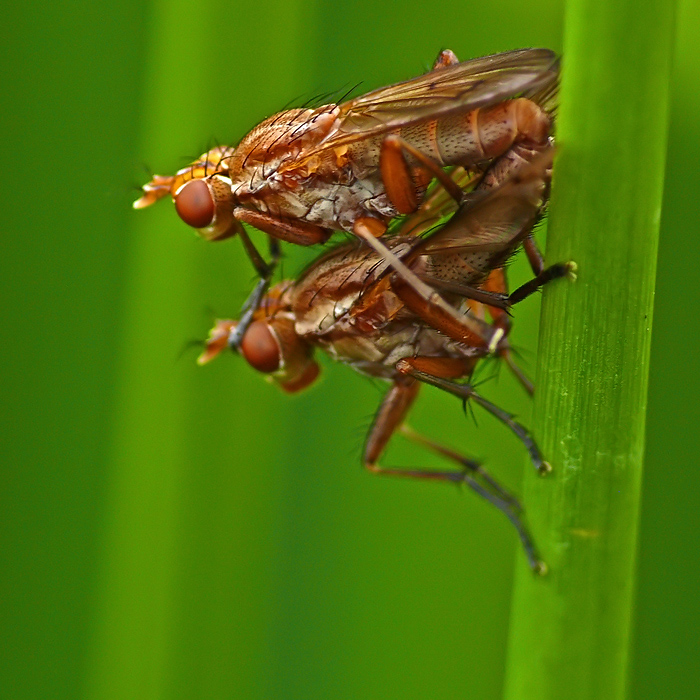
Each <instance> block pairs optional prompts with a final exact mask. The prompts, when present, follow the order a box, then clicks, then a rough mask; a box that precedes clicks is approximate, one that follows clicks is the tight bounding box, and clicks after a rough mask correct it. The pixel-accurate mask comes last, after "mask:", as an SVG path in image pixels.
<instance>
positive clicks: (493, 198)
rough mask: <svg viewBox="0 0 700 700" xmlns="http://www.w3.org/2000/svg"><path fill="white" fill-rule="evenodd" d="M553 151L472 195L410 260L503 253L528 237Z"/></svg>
mask: <svg viewBox="0 0 700 700" xmlns="http://www.w3.org/2000/svg"><path fill="white" fill-rule="evenodd" d="M554 151H555V149H554V148H548V149H547V150H546V151H545V152H544V153H542V155H540V156H538V157H537V158H535V159H534V160H533V161H532V162H531V163H528V164H527V165H525V166H523V167H521V168H519V170H518V171H517V172H515V173H514V174H513V175H512V176H511V177H509V178H508V179H507V180H506V181H505V182H504V183H503V184H502V185H500V186H499V187H497V188H495V189H493V190H485V191H480V192H477V193H475V195H476V198H475V199H473V200H472V201H471V202H468V203H467V204H465V205H463V207H462V209H461V210H460V211H458V212H457V213H456V214H455V215H454V216H453V217H452V218H451V219H450V220H449V221H448V222H447V223H446V224H445V225H444V226H443V227H442V228H441V229H439V230H438V231H436V232H435V233H433V234H431V235H428V236H426V237H425V238H423V239H422V240H421V242H420V243H419V244H417V245H416V246H414V248H413V250H412V252H411V256H410V257H411V258H414V257H416V256H419V255H425V254H429V255H435V254H440V253H450V252H459V251H469V250H473V251H478V250H483V251H487V250H503V249H504V248H505V247H508V245H509V244H511V243H517V242H518V241H519V240H520V238H522V237H523V236H524V235H527V233H528V232H529V230H530V228H531V227H532V225H533V224H534V223H535V222H536V221H537V218H538V217H539V216H540V214H541V210H542V206H543V204H544V202H545V199H546V193H547V187H548V185H549V180H550V169H551V167H552V159H553V157H554Z"/></svg>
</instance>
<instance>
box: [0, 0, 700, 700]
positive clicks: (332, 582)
mask: <svg viewBox="0 0 700 700" xmlns="http://www.w3.org/2000/svg"><path fill="white" fill-rule="evenodd" d="M3 9H4V17H5V22H4V24H5V27H6V29H5V32H4V35H5V36H4V39H3V42H2V44H1V45H0V52H1V53H2V57H3V61H2V95H3V109H2V116H1V117H0V118H1V119H2V125H3V129H2V133H3V139H2V142H1V144H0V148H2V153H3V159H2V163H3V166H4V167H3V172H4V178H3V180H4V185H3V187H2V192H1V194H0V196H1V197H2V212H3V219H4V225H3V229H4V240H3V246H2V251H1V253H0V265H1V272H2V274H1V276H0V284H1V285H2V300H3V323H2V324H1V326H0V332H1V333H2V334H3V338H2V344H1V348H2V353H3V358H2V367H3V381H2V392H3V396H2V437H1V440H2V485H1V487H0V488H1V493H0V498H1V499H2V500H1V503H0V517H1V518H2V525H1V527H0V537H1V538H2V542H1V544H2V550H1V551H2V553H1V557H2V559H1V561H2V570H1V571H0V586H1V589H0V600H1V601H2V602H1V604H2V622H1V625H2V629H1V640H2V646H3V649H2V653H1V654H0V665H1V666H0V668H1V670H0V698H2V699H3V700H4V699H5V698H7V699H8V700H9V699H12V700H23V699H25V698H26V699H30V698H31V699H32V700H36V699H37V698H56V699H59V698H66V699H69V698H70V699H73V698H91V699H95V700H97V699H104V700H107V699H110V698H129V699H130V700H131V699H136V698H148V699H149V700H154V699H156V698H164V699H166V698H190V699H191V698H197V699H199V698H217V699H219V698H246V699H248V698H250V699H255V698H284V699H287V698H289V699H292V698H304V699H309V698H314V699H315V698H319V699H320V698H324V699H325V698H363V699H370V698H383V699H384V698H463V697H470V698H480V699H482V698H483V699H491V698H494V699H495V698H499V697H500V694H501V688H502V682H503V669H504V663H505V641H506V634H507V625H508V617H509V606H510V592H511V582H512V573H513V566H514V551H515V547H516V544H517V543H516V537H515V534H514V532H512V531H511V528H510V527H509V525H508V524H507V523H506V521H505V519H504V518H503V517H502V516H500V514H499V513H497V512H495V511H494V509H492V508H490V507H489V506H488V505H487V504H485V503H483V502H480V501H479V500H478V498H477V497H476V496H474V495H473V494H472V493H469V492H464V493H459V492H456V491H455V490H454V489H451V488H446V487H444V486H440V485H437V484H421V483H402V482H394V481H392V480H384V479H377V478H375V477H372V476H371V475H368V474H366V473H364V472H363V470H362V469H361V467H360V462H359V454H360V450H361V446H362V441H363V438H364V434H365V431H366V429H367V427H368V424H369V421H370V420H371V416H372V415H373V412H374V410H375V408H376V406H377V405H378V401H379V398H380V395H381V394H380V391H381V387H379V386H377V385H376V384H372V383H370V382H368V381H366V380H364V379H362V378H361V377H359V376H357V375H355V374H354V373H353V372H352V371H351V370H349V369H347V368H344V367H339V366H332V365H331V364H330V363H328V362H326V363H324V370H323V379H322V381H320V382H319V383H318V384H317V385H316V386H314V387H312V388H311V389H310V390H308V391H307V392H305V393H303V394H302V395H299V396H295V397H289V396H284V395H282V394H281V392H279V391H278V390H277V389H276V388H275V387H273V386H271V385H270V384H268V383H266V382H265V381H263V379H262V378H261V377H260V376H259V375H256V374H255V372H254V371H253V370H251V369H249V368H248V367H247V366H245V365H244V363H243V361H241V360H240V358H236V357H234V356H228V355H227V356H225V357H222V358H221V359H219V360H218V361H217V362H215V363H213V364H212V365H211V366H208V367H206V368H204V369H200V368H197V366H196V365H195V364H194V358H195V356H196V351H195V350H191V349H190V350H186V351H185V352H184V353H183V348H184V347H185V346H186V344H187V342H188V341H190V340H193V339H202V338H203V337H204V336H205V335H206V332H207V331H208V329H209V327H210V325H211V322H212V319H213V318H214V316H215V315H217V316H227V315H231V314H235V313H236V312H237V310H238V308H239V305H240V303H241V302H242V300H243V299H244V297H245V293H246V291H247V290H248V289H249V288H250V285H251V282H252V280H253V271H252V269H251V267H250V265H249V263H248V262H247V261H246V260H245V259H244V258H243V255H242V252H241V248H240V242H239V241H236V240H232V241H228V242H226V243H220V244H206V243H204V242H202V241H200V240H198V239H197V238H196V237H194V236H193V235H192V233H191V232H190V231H189V230H188V229H187V227H186V226H184V224H181V223H180V222H179V220H178V219H177V217H176V215H175V213H174V211H173V209H172V207H171V206H169V205H168V204H162V205H161V206H158V207H154V208H153V209H152V210H150V209H149V210H147V211H145V212H139V213H136V212H133V211H132V210H131V208H130V206H131V201H132V200H133V199H134V197H135V196H136V191H135V189H133V186H135V185H140V184H142V183H143V182H144V181H145V180H147V179H148V176H149V175H148V171H147V170H146V169H145V168H144V167H142V164H147V166H148V167H149V168H152V169H153V170H154V171H156V172H161V173H170V172H172V171H173V170H175V169H177V168H179V167H182V165H184V164H185V163H186V162H188V161H189V160H191V159H192V157H194V156H197V155H198V154H199V153H201V152H202V151H203V150H205V149H206V148H208V147H209V146H210V145H212V143H213V142H214V140H215V139H218V140H219V141H220V142H223V143H230V142H236V141H237V140H238V139H240V138H241V137H242V136H243V135H244V134H245V133H246V132H247V131H248V130H249V129H250V128H251V127H252V126H253V125H254V124H255V123H257V122H258V121H260V120H261V119H262V118H263V117H265V116H267V115H269V114H271V113H273V112H275V111H277V110H279V109H281V108H282V107H283V106H284V105H286V104H288V103H290V102H291V103H301V102H304V101H305V100H306V99H308V98H310V97H313V96H314V95H317V94H320V93H325V92H329V91H336V90H337V91H340V92H344V91H345V90H346V89H348V88H349V87H351V86H353V85H355V84H356V83H358V82H360V81H361V86H360V88H359V91H366V90H369V89H371V88H373V87H377V86H380V85H385V84H389V83H391V82H395V81H397V80H401V79H405V78H408V77H411V76H414V75H417V74H418V73H420V72H422V71H423V70H424V69H425V68H426V67H427V66H428V65H429V64H430V63H431V61H432V60H433V58H434V57H435V55H436V54H437V52H438V50H440V49H442V48H445V47H449V48H452V49H453V50H454V51H455V52H457V54H458V56H460V58H462V59H466V58H471V57H474V56H479V55H484V54H487V53H494V52H497V51H503V50H506V49H511V48H516V47H523V46H548V47H551V48H553V49H556V50H561V36H562V25H563V3H562V2H558V1H556V0H549V1H548V0H532V1H531V2H529V3H523V2H522V1H521V0H503V2H501V3H499V4H498V5H497V6H494V5H492V4H489V3H485V4H476V3H472V4H469V5H467V4H465V3H463V2H454V1H452V0H447V1H445V2H442V3H440V4H439V5H438V6H432V7H430V8H428V7H427V6H426V5H425V3H422V2H421V3H419V2H415V1H414V0H407V1H406V2H404V3H402V4H401V6H400V7H397V6H396V5H394V3H377V2H368V1H365V0H363V1H357V2H346V3H323V2H318V1H315V2H305V3H301V2H299V1H298V0H293V1H287V2H281V1H269V2H266V3H260V4H258V5H255V4H252V3H251V4H248V3H246V4H242V3H237V2H229V3H226V2H214V1H207V2H202V3H196V4H195V3H187V2H183V1H182V0H178V1H173V2H164V1H160V2H145V3H144V2H135V0H123V1H122V2H121V3H115V4H106V5H97V4H94V3H89V2H86V1H78V0H68V1H67V2H64V3H60V4H56V5H46V4H44V3H38V2H36V1H29V2H26V3H24V4H21V5H20V4H9V3H5V6H4V8H3ZM698 35H700V9H698V6H697V3H692V2H691V1H690V0H683V3H682V12H681V16H680V19H679V38H678V50H677V57H676V65H675V72H674V83H673V102H672V115H671V134H670V141H669V161H668V176H667V184H666V193H665V206H664V211H663V215H662V237H661V250H660V263H659V280H658V292H657V297H656V312H655V324H654V326H655V327H654V340H653V358H652V362H653V364H652V376H651V393H650V401H649V408H650V411H649V422H648V449H647V455H648V459H647V468H646V473H645V486H644V504H643V514H642V525H641V527H642V532H641V549H640V558H639V559H640V566H639V582H638V596H637V610H636V615H635V619H636V636H635V643H634V649H633V672H632V678H631V684H632V689H631V697H634V698H637V699H645V698H649V699H651V698H659V697H673V698H691V697H697V695H695V693H696V692H697V678H698V671H700V662H699V660H698V654H697V649H698V641H699V640H698V629H700V604H699V603H698V596H697V586H698V580H700V565H699V561H700V559H699V557H698V550H699V549H700V520H698V512H699V511H700V487H698V484H697V466H698V463H697V460H698V452H699V450H698V437H697V436H698V419H699V416H700V411H699V410H698V399H697V397H698V395H699V394H700V379H699V378H698V357H699V352H700V333H699V331H698V329H697V327H696V320H697V319H696V316H697V315H698V312H699V311H700V293H699V291H698V289H699V288H698V286H697V285H696V284H695V280H696V276H697V272H696V261H697V260H698V259H700V236H698V235H697V230H698V225H699V224H698V222H700V196H699V195H700V191H699V188H698V185H697V181H696V169H697V163H698V162H699V161H700V129H699V128H698V126H699V125H700V118H699V116H698V115H699V114H700V70H698V68H699V67H700V60H699V59H700V46H699V45H698V42H697V36H698ZM610 108H611V109H616V110H617V109H624V108H625V105H622V104H615V105H610ZM620 138H625V134H620ZM639 147H640V148H644V144H639ZM605 160H606V155H605V154H601V160H600V167H601V168H604V167H605ZM311 254H312V255H313V253H311ZM309 255H310V254H309V251H294V252H293V253H290V255H289V257H288V258H287V259H286V261H285V265H284V271H285V273H287V274H294V273H295V272H296V271H297V270H299V269H300V267H301V265H302V264H303V260H305V259H309ZM602 255H605V251H604V250H601V256H602ZM525 274H526V272H525V270H524V269H523V267H522V265H520V264H519V263H518V264H517V265H516V269H515V277H516V278H518V277H521V278H522V277H523V276H524V275H525ZM610 303H611V304H613V303H615V300H614V299H611V300H610ZM537 313H538V302H537V300H530V301H528V302H527V304H524V305H523V308H522V309H520V308H519V309H518V313H517V315H516V331H515V334H514V342H515V343H516V344H517V345H518V346H519V347H521V348H522V349H523V354H524V358H525V364H526V365H528V366H529V368H530V370H532V368H533V362H532V359H533V357H534V351H535V346H536V335H537ZM483 391H484V393H485V394H486V395H487V396H489V398H491V399H493V400H495V401H497V402H499V403H500V404H502V405H503V406H504V407H506V408H508V409H510V410H512V411H515V412H516V413H518V414H519V415H521V416H522V417H523V420H524V421H525V422H527V418H528V415H529V403H528V400H527V399H526V398H525V397H524V396H523V394H522V392H521V391H520V389H519V388H518V387H517V385H516V384H515V383H514V382H513V381H512V379H511V378H510V377H508V376H507V375H506V374H505V373H501V376H500V377H499V379H498V380H494V381H491V382H489V383H488V384H487V385H485V387H484V389H483ZM477 419H478V425H475V424H474V422H473V421H472V420H471V419H469V418H467V417H465V416H464V414H463V413H462V411H461V409H460V406H459V403H458V402H457V401H456V400H453V399H451V398H450V397H447V396H443V395H440V394H439V393H438V392H435V391H428V390H426V391H424V396H422V397H421V400H420V401H419V403H418V405H417V406H416V409H415V411H414V416H413V419H412V421H411V422H412V424H413V425H414V426H415V427H416V428H419V429H421V430H423V431H424V432H426V433H427V434H429V435H432V436H434V437H436V438H440V439H442V440H443V441H445V442H448V443H450V444H452V445H453V446H455V447H459V448H461V449H463V450H465V451H467V452H469V453H471V454H475V455H477V456H479V457H482V458H484V459H485V460H486V461H487V464H488V466H489V468H491V469H492V471H493V472H495V473H496V474H497V475H499V477H501V478H502V479H503V480H504V481H505V482H506V483H507V484H509V485H510V486H511V487H512V488H514V489H516V490H517V488H518V484H519V480H520V473H521V469H522V468H523V466H524V465H525V462H526V460H525V457H524V453H523V450H522V449H521V446H520V445H519V444H518V443H517V442H516V441H515V439H513V438H512V436H511V435H510V434H509V433H507V432H506V431H505V430H504V429H503V428H502V427H501V426H499V425H497V424H495V422H494V421H493V420H492V419H491V418H490V417H488V416H486V415H484V414H483V413H480V412H477ZM386 462H387V463H390V464H396V465H402V464H403V465H416V464H429V465H431V464H435V461H434V460H432V459H431V458H430V457H427V456H425V457H424V456H423V455H421V454H419V450H418V449H417V448H415V447H414V446H412V445H410V444H406V443H405V442H404V441H403V440H402V439H401V438H400V437H398V438H396V440H395V444H394V445H392V447H391V449H390V451H389V454H388V457H387V460H386Z"/></svg>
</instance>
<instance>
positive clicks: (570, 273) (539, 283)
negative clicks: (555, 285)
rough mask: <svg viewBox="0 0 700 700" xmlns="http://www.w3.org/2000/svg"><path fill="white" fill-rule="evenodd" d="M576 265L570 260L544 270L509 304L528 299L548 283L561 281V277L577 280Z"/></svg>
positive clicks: (513, 295)
mask: <svg viewBox="0 0 700 700" xmlns="http://www.w3.org/2000/svg"><path fill="white" fill-rule="evenodd" d="M576 268H577V266H576V263H575V262H574V261H573V260H569V261H568V262H565V263H555V264H554V265H550V266H549V267H546V268H544V270H542V272H540V273H539V274H538V275H537V276H535V277H533V278H532V279H531V280H530V281H529V282H525V284H523V285H522V286H521V287H518V288H517V289H516V290H515V291H514V292H513V293H512V294H511V295H510V296H509V297H508V304H509V305H510V306H512V305H513V304H517V303H518V302H520V301H522V300H523V299H527V297H529V296H530V295H531V294H534V293H535V292H536V291H538V290H539V289H541V288H542V287H543V286H544V285H545V284H547V282H551V281H552V280H556V279H559V278H560V277H568V278H569V279H572V280H575V279H576Z"/></svg>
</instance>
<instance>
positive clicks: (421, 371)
mask: <svg viewBox="0 0 700 700" xmlns="http://www.w3.org/2000/svg"><path fill="white" fill-rule="evenodd" d="M444 359H450V358H444ZM396 369H397V371H398V372H399V373H401V374H402V375H404V376H406V377H412V378H413V379H417V380H418V381H420V382H424V383H425V384H430V385H431V386H435V387H437V388H438V389H442V390H443V391H446V392H448V393H449V394H452V395H453V396H457V397H458V398H460V399H462V401H464V402H465V403H466V401H468V400H469V399H471V400H472V401H474V403H476V404H478V405H479V406H481V407H482V408H484V409H486V410H487V411H488V412H489V413H490V414H491V415H492V416H494V417H495V418H497V419H498V420H499V421H501V423H503V424H504V425H505V426H506V427H508V428H509V429H510V430H511V432H513V433H514V434H515V435H516V436H517V438H518V439H519V440H520V442H522V443H523V445H524V446H525V448H526V449H527V451H528V454H529V455H530V461H531V462H532V464H533V465H534V466H535V469H537V471H538V472H539V473H540V474H541V475H545V474H548V473H549V472H551V471H552V467H551V465H550V464H549V462H547V461H546V460H545V459H544V457H543V456H542V453H541V452H540V449H539V447H537V443H536V442H535V440H534V438H533V437H532V435H531V434H530V431H529V430H528V429H527V428H526V427H525V426H523V425H521V424H520V423H518V422H517V421H516V420H515V416H513V415H512V414H510V413H508V412H507V411H504V410H503V409H502V408H499V407H498V406H496V405H495V404H494V403H491V401H489V400H488V399H485V398H484V397H483V396H481V395H480V394H478V393H477V392H476V391H475V390H474V387H473V386H472V385H471V384H460V383H459V382H456V381H453V379H454V375H452V377H450V375H449V374H447V373H446V372H444V371H443V358H434V357H411V358H405V359H403V360H399V362H397V364H396Z"/></svg>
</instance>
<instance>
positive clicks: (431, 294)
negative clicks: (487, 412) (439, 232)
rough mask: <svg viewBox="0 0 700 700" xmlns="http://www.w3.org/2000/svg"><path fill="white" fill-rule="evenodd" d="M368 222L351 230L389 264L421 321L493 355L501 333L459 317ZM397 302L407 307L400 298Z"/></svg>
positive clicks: (483, 323) (476, 320)
mask: <svg viewBox="0 0 700 700" xmlns="http://www.w3.org/2000/svg"><path fill="white" fill-rule="evenodd" d="M369 223H375V222H374V221H373V220H370V221H369V222H368V221H367V220H366V219H358V220H357V221H356V222H355V226H354V228H353V231H354V233H355V235H356V236H357V237H358V238H361V239H362V240H363V241H365V243H367V245H369V246H370V248H372V249H373V250H375V251H376V252H377V253H379V255H381V256H382V258H384V259H385V260H386V261H387V262H388V263H389V264H390V265H391V267H392V268H393V270H394V271H395V273H396V275H397V276H398V277H400V278H401V279H402V280H403V281H404V282H406V283H407V284H406V285H405V287H404V288H405V289H406V290H407V291H406V296H408V297H410V298H411V299H413V300H417V302H416V304H415V306H416V308H417V309H419V311H417V313H418V314H419V315H420V316H421V318H423V320H425V321H426V322H428V323H429V324H430V325H431V326H433V328H435V329H437V330H439V331H441V332H443V333H445V334H446V335H448V336H449V337H450V338H453V339H454V340H457V341H459V342H464V343H468V344H470V345H476V346H477V347H485V348H486V349H487V350H488V351H489V352H494V351H495V350H496V348H497V347H498V343H499V342H500V341H501V339H502V338H503V335H504V333H503V330H502V329H500V328H494V327H492V326H490V325H489V324H488V323H486V321H484V320H482V319H480V318H477V317H476V316H472V315H464V314H460V313H459V312H458V311H457V310H456V309H454V308H453V307H452V306H450V304H448V303H447V302H446V301H445V300H444V299H443V298H442V297H441V296H440V295H439V294H438V292H436V291H435V290H434V289H433V288H432V287H431V286H430V285H427V284H426V283H425V282H422V281H421V280H420V279H419V278H418V276H417V275H416V274H415V272H413V271H412V270H410V269H409V268H408V267H407V266H406V265H405V263H403V262H402V261H401V260H399V258H397V257H396V255H394V254H393V253H392V252H391V251H390V250H389V249H388V248H387V247H386V246H385V245H384V244H383V243H382V242H381V241H379V240H377V238H376V233H375V231H374V230H373V229H372V227H371V226H370V225H369ZM401 300H402V301H403V302H404V303H406V305H407V306H408V307H409V308H411V306H410V305H409V304H408V303H407V302H406V300H405V299H404V298H403V296H402V297H401Z"/></svg>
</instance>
